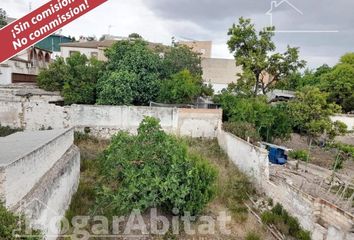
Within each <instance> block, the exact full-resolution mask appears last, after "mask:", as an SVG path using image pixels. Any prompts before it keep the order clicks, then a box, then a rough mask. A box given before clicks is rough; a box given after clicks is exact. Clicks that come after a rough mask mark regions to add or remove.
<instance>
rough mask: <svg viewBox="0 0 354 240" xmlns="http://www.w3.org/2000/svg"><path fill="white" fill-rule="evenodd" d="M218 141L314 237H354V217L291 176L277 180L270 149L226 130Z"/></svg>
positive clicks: (316, 239) (324, 239)
mask: <svg viewBox="0 0 354 240" xmlns="http://www.w3.org/2000/svg"><path fill="white" fill-rule="evenodd" d="M218 142H219V145H220V147H221V148H222V149H223V150H224V151H225V152H226V153H227V155H228V156H229V158H230V159H231V160H232V161H233V162H234V163H235V165H236V166H237V167H238V168H239V169H240V170H241V171H243V172H244V173H246V174H247V175H248V176H250V178H251V179H253V180H254V183H255V185H256V186H257V188H258V189H260V190H261V191H263V192H264V193H265V194H266V195H267V196H268V197H270V198H272V199H273V200H274V202H279V203H281V204H282V205H283V206H284V208H285V209H286V210H287V211H288V212H289V213H290V214H291V215H292V216H294V217H296V218H298V220H299V222H300V224H301V226H302V227H303V228H304V229H306V230H309V231H311V233H312V239H313V240H337V239H338V240H353V239H354V234H353V233H352V227H353V224H354V221H353V220H354V217H353V216H352V215H351V214H350V213H347V212H345V211H343V210H342V209H340V208H338V207H337V206H335V205H333V204H331V203H329V202H327V201H325V200H323V199H321V198H313V197H312V196H310V195H309V194H307V193H304V192H302V191H300V190H299V189H297V188H296V187H294V186H293V185H292V183H291V179H287V178H284V179H280V178H275V179H273V177H272V176H271V175H270V171H271V169H272V166H271V165H270V163H269V160H268V153H267V151H265V150H264V149H261V148H258V147H256V146H254V145H252V144H250V143H248V142H246V141H244V140H242V139H240V138H238V137H236V136H234V135H232V134H230V133H226V132H224V131H222V130H220V131H219V132H218Z"/></svg>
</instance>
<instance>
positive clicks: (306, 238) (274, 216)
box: [261, 203, 311, 240]
mask: <svg viewBox="0 0 354 240" xmlns="http://www.w3.org/2000/svg"><path fill="white" fill-rule="evenodd" d="M261 219H262V222H263V223H264V224H273V225H274V226H276V228H277V229H278V230H279V231H281V232H282V233H283V234H285V235H286V236H291V237H294V238H295V239H298V240H311V234H310V232H308V231H305V230H303V229H301V226H300V224H299V221H298V220H297V219H296V218H294V217H292V216H290V215H289V213H288V212H287V211H286V210H285V209H284V208H283V206H282V205H280V204H279V203H278V204H276V205H275V206H274V207H273V208H272V210H271V211H265V212H263V213H262V216H261Z"/></svg>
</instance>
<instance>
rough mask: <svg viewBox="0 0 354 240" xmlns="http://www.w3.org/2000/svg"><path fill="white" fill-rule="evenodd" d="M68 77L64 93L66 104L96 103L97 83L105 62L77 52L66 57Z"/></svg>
mask: <svg viewBox="0 0 354 240" xmlns="http://www.w3.org/2000/svg"><path fill="white" fill-rule="evenodd" d="M66 63H67V68H68V78H66V79H65V82H64V87H63V90H62V95H63V97H64V101H65V103H66V104H73V103H76V104H94V103H96V85H97V80H98V78H99V74H100V72H101V70H102V66H103V63H102V62H100V61H98V60H97V59H96V58H91V59H88V58H87V57H86V55H84V54H82V55H81V54H80V53H75V54H73V55H72V56H70V57H69V58H67V59H66Z"/></svg>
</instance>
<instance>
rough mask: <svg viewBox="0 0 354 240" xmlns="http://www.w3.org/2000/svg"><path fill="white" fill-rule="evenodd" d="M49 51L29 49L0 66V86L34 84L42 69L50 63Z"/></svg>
mask: <svg viewBox="0 0 354 240" xmlns="http://www.w3.org/2000/svg"><path fill="white" fill-rule="evenodd" d="M51 54H52V52H51V51H48V50H45V49H41V48H38V47H34V46H33V47H30V48H28V49H26V50H24V51H22V52H21V53H19V54H17V55H16V56H15V57H12V58H11V59H9V60H7V61H5V62H3V63H1V64H0V85H9V84H12V83H34V82H36V77H37V75H38V73H39V71H40V69H42V68H47V67H48V64H49V63H50V62H51Z"/></svg>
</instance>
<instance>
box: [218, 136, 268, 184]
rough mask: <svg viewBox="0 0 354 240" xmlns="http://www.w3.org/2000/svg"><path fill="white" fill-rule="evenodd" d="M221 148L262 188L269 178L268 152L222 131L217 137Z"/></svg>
mask: <svg viewBox="0 0 354 240" xmlns="http://www.w3.org/2000/svg"><path fill="white" fill-rule="evenodd" d="M217 138H218V142H219V145H220V147H221V148H222V149H223V150H224V151H225V152H226V153H227V155H228V156H229V158H230V159H231V160H232V161H233V163H234V164H235V165H236V166H237V167H238V168H239V169H240V170H241V171H243V172H244V173H246V174H247V175H248V176H250V177H251V179H253V180H255V182H256V184H257V185H258V186H262V185H263V184H264V183H265V181H267V180H268V178H269V163H268V162H269V161H268V152H267V151H266V150H265V149H261V148H259V147H256V146H254V145H252V144H251V143H248V142H246V141H244V140H243V139H241V138H238V137H236V136H235V135H232V134H230V133H227V132H225V131H222V130H220V131H219V132H218V135H217Z"/></svg>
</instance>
